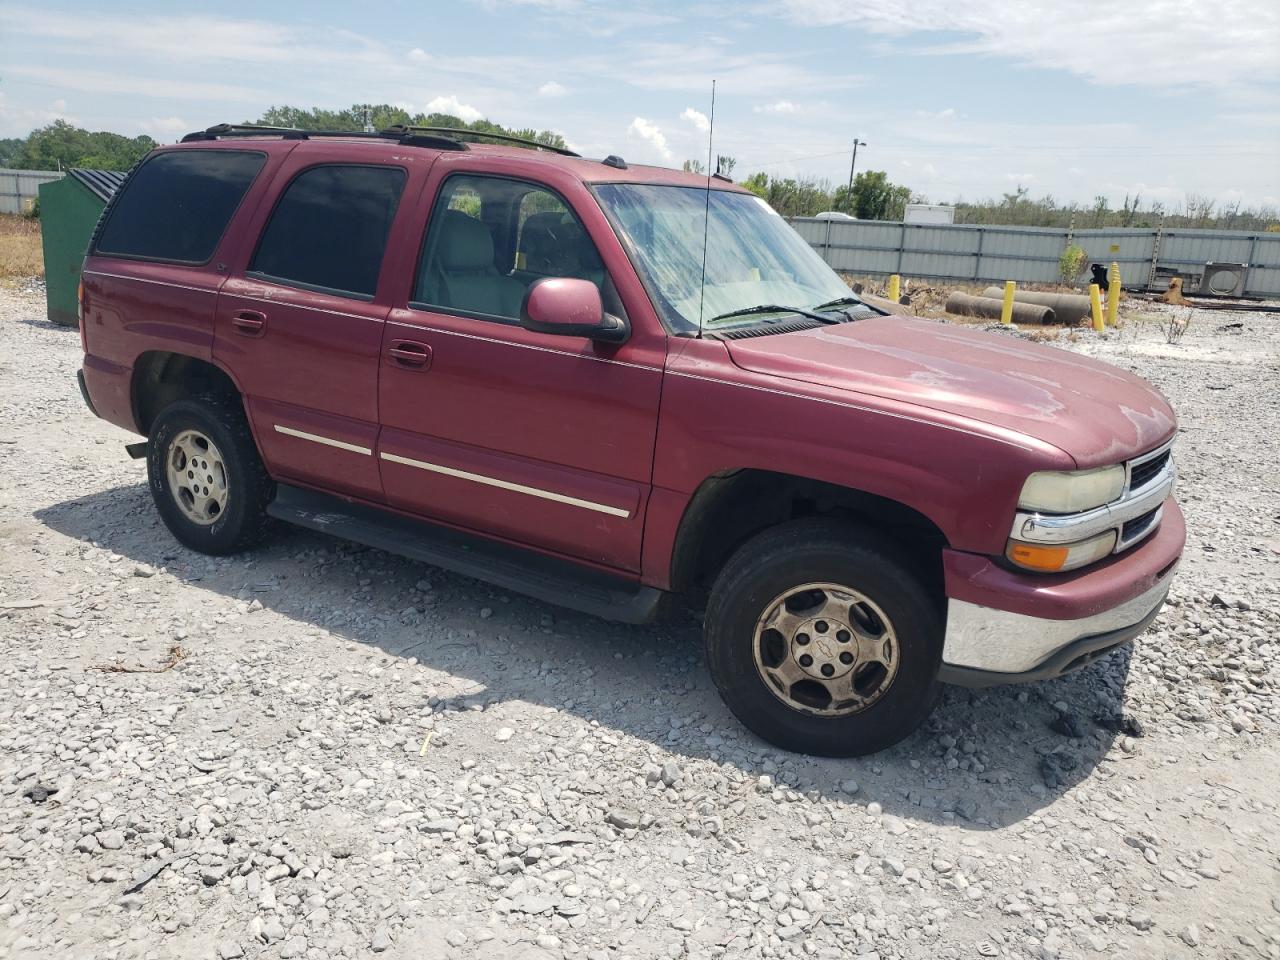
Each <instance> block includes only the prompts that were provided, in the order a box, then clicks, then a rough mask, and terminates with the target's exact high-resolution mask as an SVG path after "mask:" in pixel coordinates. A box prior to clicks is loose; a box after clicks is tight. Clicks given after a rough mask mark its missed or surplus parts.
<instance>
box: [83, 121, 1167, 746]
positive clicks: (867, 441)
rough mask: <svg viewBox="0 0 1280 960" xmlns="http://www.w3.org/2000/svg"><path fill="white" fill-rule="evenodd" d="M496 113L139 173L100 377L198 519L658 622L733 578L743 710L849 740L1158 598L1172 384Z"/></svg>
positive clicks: (1036, 668) (90, 394)
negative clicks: (858, 268)
mask: <svg viewBox="0 0 1280 960" xmlns="http://www.w3.org/2000/svg"><path fill="white" fill-rule="evenodd" d="M477 139H494V138H477V137H475V136H473V135H461V134H459V133H457V132H450V131H439V130H430V129H421V128H418V129H403V128H397V129H392V130H388V131H384V132H382V133H380V134H370V135H364V136H362V135H360V134H347V133H344V134H320V133H305V132H301V131H293V130H274V129H262V128H245V127H226V126H222V127H214V128H211V129H209V130H207V131H204V132H202V133H198V134H192V135H190V136H188V137H187V138H186V139H185V140H184V142H183V143H182V144H179V145H176V146H173V147H167V148H163V149H160V150H156V151H154V152H153V153H151V154H150V155H149V156H148V157H147V158H146V159H145V160H143V161H142V163H141V164H140V165H139V166H138V167H137V168H136V169H135V170H134V171H133V172H132V174H131V175H130V176H129V178H128V181H127V183H126V184H125V186H124V188H123V189H122V190H121V191H120V192H119V193H118V194H117V196H116V197H115V199H114V200H113V202H112V203H111V205H110V206H109V207H108V209H107V211H106V212H105V214H104V215H103V218H102V221H101V223H100V224H99V226H98V229H97V231H96V233H95V235H94V237H93V241H92V243H91V245H90V248H89V252H88V257H87V259H86V261H85V264H84V284H83V294H82V303H81V311H82V322H81V331H82V336H83V340H84V351H85V359H84V368H83V371H82V373H81V385H82V387H83V390H84V395H85V399H86V401H87V402H88V404H89V406H90V408H91V409H92V410H93V411H94V412H95V413H96V414H97V415H98V416H100V417H102V418H104V419H106V420H109V421H110V422H112V423H115V424H118V425H120V426H122V427H125V428H127V429H129V430H133V431H136V432H138V433H140V434H142V435H143V436H145V437H146V438H147V440H146V442H145V443H138V444H133V445H131V446H130V452H131V453H133V454H134V455H135V456H144V455H145V456H146V458H147V465H148V474H149V477H150V486H151V491H152V494H153V496H154V498H155V503H156V507H157V509H158V510H159V511H160V515H161V516H162V517H163V518H164V521H165V523H166V524H167V525H168V527H169V529H170V530H171V531H172V532H173V534H174V536H175V537H177V538H178V540H180V541H181V542H182V543H184V544H186V545H187V546H188V547H191V548H193V549H195V550H199V551H202V552H205V553H230V552H233V551H236V550H241V549H244V548H246V547H248V546H251V545H252V544H254V543H255V542H257V541H258V540H259V539H260V538H261V537H262V536H263V535H264V533H266V532H267V530H268V528H269V519H270V518H273V517H274V518H279V519H282V520H286V521H289V522H291V523H296V524H300V525H302V526H305V527H310V528H312V529H315V530H320V531H324V532H326V533H331V534H334V535H337V536H340V537H346V538H350V539H352V540H357V541H361V542H363V543H366V544H370V545H373V546H376V547H381V548H383V549H386V550H391V551H395V552H398V553H401V554H405V555H407V556H410V557H415V558H419V559H421V560H424V561H427V562H429V563H432V564H435V565H438V566H441V567H445V568H448V569H450V570H454V571H460V572H462V573H465V574H467V575H470V576H473V577H476V578H480V579H484V580H487V581H490V582H492V583H495V584H498V585H501V586H503V587H507V588H510V589H512V590H516V591H521V592H523V593H526V594H529V595H531V596H534V597H538V598H541V599H543V600H547V601H550V602H553V603H558V604H562V605H564V606H567V607H572V608H575V609H578V610H583V611H587V612H590V613H593V614H598V615H600V616H603V617H610V618H614V619H618V620H623V621H627V622H632V623H638V622H643V621H646V620H648V619H650V618H651V617H652V616H654V615H655V614H656V613H657V612H658V611H659V609H660V608H661V607H662V606H663V605H664V603H663V602H664V600H666V599H667V598H668V597H670V596H671V595H672V594H674V593H677V592H684V591H694V592H697V591H700V590H701V589H704V588H705V589H706V590H708V591H709V594H708V599H707V604H706V614H705V635H706V651H707V659H708V663H709V667H710V671H711V675H712V676H713V677H714V679H715V682H716V684H717V686H718V687H719V689H720V692H721V693H722V695H723V696H724V698H725V700H726V701H727V703H728V705H729V707H730V708H731V709H732V710H733V712H734V714H735V715H736V716H737V717H738V718H739V719H740V720H741V721H742V722H743V723H744V724H746V725H747V726H748V727H750V728H751V729H752V730H753V731H755V732H756V733H758V734H759V735H760V736H762V737H764V738H765V739H767V740H770V741H772V742H773V743H775V744H778V745H780V746H782V747H785V748H788V749H792V750H798V751H803V752H808V753H817V754H828V755H848V754H860V753H866V752H870V751H874V750H878V749H880V748H882V747H885V746H887V745H889V744H891V743H894V742H895V741H897V740H899V739H901V738H902V737H904V736H906V735H907V734H909V733H910V732H911V731H912V730H914V729H915V728H916V727H917V726H918V725H919V724H920V723H921V721H922V720H923V719H924V718H925V717H926V716H927V714H928V713H929V710H930V709H931V707H932V704H933V702H934V698H935V694H936V693H937V691H938V688H939V683H940V682H943V681H948V682H952V683H960V684H967V685H971V686H977V685H985V684H991V683H1002V682H1010V681H1021V680H1034V679H1041V678H1045V677H1053V676H1058V675H1061V674H1064V673H1066V672H1069V671H1071V670H1074V669H1077V668H1079V667H1081V666H1083V665H1084V664H1087V663H1089V662H1091V661H1092V660H1094V659H1096V658H1097V657H1099V656H1102V655H1104V654H1105V653H1107V652H1108V651H1110V650H1112V649H1113V648H1115V647H1116V646H1118V645H1120V644H1123V643H1125V642H1127V641H1129V640H1130V639H1132V638H1133V637H1135V636H1136V635H1138V634H1139V633H1141V632H1142V631H1143V630H1144V629H1146V627H1147V626H1148V625H1149V624H1150V623H1151V621H1152V620H1153V619H1154V618H1155V616H1156V614H1157V611H1158V610H1159V609H1160V606H1161V604H1162V602H1163V600H1164V597H1165V594H1166V593H1167V591H1168V589H1169V582H1170V576H1171V574H1172V571H1173V569H1174V566H1175V565H1176V564H1177V561H1178V557H1179V555H1180V553H1181V551H1182V546H1183V541H1184V537H1185V531H1184V526H1183V520H1182V515H1181V513H1180V512H1179V510H1178V506H1177V504H1176V503H1175V501H1174V500H1173V499H1172V496H1171V493H1172V489H1173V483H1174V467H1173V460H1172V457H1171V452H1170V447H1171V444H1172V442H1173V437H1174V434H1175V432H1176V429H1177V425H1176V422H1175V419H1174V414H1173V411H1172V410H1171V409H1170V407H1169V404H1168V403H1167V402H1166V401H1165V399H1164V398H1163V397H1162V396H1161V395H1160V393H1159V392H1158V391H1156V390H1155V389H1154V388H1152V387H1151V386H1150V385H1149V384H1147V383H1146V382H1144V381H1143V380H1141V379H1139V378H1137V377H1134V376H1131V375H1130V374H1128V373H1125V372H1124V371H1122V370H1119V369H1117V368H1115V367H1112V366H1108V365H1106V364H1103V363H1099V362H1096V361H1093V360H1089V359H1086V358H1084V357H1081V356H1077V355H1074V354H1070V353H1066V352H1063V351H1060V350H1055V349H1051V348H1047V347H1041V346H1036V345H1033V344H1029V343H1024V342H1021V341H1018V340H1015V339H1013V338H1010V337H1006V336H1000V335H988V334H983V333H978V332H974V331H971V330H967V329H961V328H957V327H954V326H948V325H945V324H939V323H932V322H925V321H919V320H914V319H909V318H905V317H900V316H887V315H885V314H884V313H883V311H882V310H880V309H877V308H876V307H874V306H871V305H869V304H868V303H865V302H863V301H862V300H859V299H857V298H855V297H854V296H853V295H852V294H851V292H850V290H849V288H848V287H847V286H846V285H845V284H844V283H843V282H842V281H841V280H840V278H839V277H838V276H836V274H834V273H833V272H832V271H831V269H830V268H829V267H827V265H826V264H825V263H823V261H822V260H821V259H820V258H819V257H818V256H817V254H816V253H815V252H814V251H813V250H812V249H811V248H810V247H809V246H808V245H807V244H805V242H804V241H803V240H801V239H800V237H799V236H798V235H797V234H796V233H795V232H794V231H792V230H791V228H790V227H789V226H788V225H787V224H786V223H785V222H784V221H783V220H782V219H781V218H780V217H779V216H778V215H777V214H776V213H774V211H773V210H772V209H770V208H769V206H768V205H767V204H765V203H764V202H763V201H761V200H759V199H758V198H757V197H755V196H754V195H752V194H751V193H748V192H747V191H745V190H743V189H741V188H739V187H736V186H734V185H733V184H732V183H730V182H728V181H727V180H723V179H720V178H713V179H708V178H704V177H699V176H696V175H693V174H687V173H681V172H678V171H674V170H666V169H659V168H655V167H648V166H637V165H634V164H628V163H626V162H625V161H624V160H622V159H620V158H618V157H613V156H611V157H608V158H606V159H605V160H589V159H583V158H580V157H578V156H576V155H574V154H571V153H569V152H568V151H562V150H560V151H557V150H551V149H530V147H532V146H535V145H533V144H523V145H510V144H505V143H479V142H474V141H476V140H477ZM467 141H471V142H467Z"/></svg>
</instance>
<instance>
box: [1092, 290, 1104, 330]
mask: <svg viewBox="0 0 1280 960" xmlns="http://www.w3.org/2000/svg"><path fill="white" fill-rule="evenodd" d="M1089 310H1090V312H1091V313H1092V314H1093V329H1095V330H1097V331H1098V332H1099V333H1101V332H1102V291H1101V290H1099V289H1098V285H1097V284H1096V283H1091V284H1089Z"/></svg>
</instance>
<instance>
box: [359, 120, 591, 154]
mask: <svg viewBox="0 0 1280 960" xmlns="http://www.w3.org/2000/svg"><path fill="white" fill-rule="evenodd" d="M382 132H383V133H385V134H405V133H435V134H440V135H441V136H444V137H448V138H453V137H477V138H480V139H484V140H497V141H499V142H500V143H518V144H520V145H521V146H525V147H535V148H537V149H538V150H550V151H551V152H552V153H558V154H560V155H561V156H563V157H580V156H582V154H580V153H576V152H574V151H573V150H570V149H568V148H567V147H553V146H552V145H551V144H549V143H542V142H540V141H538V140H530V139H528V138H527V137H513V136H511V135H510V134H506V133H489V132H487V131H484V130H469V129H466V128H463V127H415V126H407V125H405V124H396V125H395V126H393V127H387V129H386V130H383V131H382Z"/></svg>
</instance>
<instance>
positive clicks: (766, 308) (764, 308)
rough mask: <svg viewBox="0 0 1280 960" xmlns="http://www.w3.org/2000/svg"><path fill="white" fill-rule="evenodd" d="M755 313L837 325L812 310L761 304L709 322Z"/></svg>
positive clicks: (723, 314) (714, 318)
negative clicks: (797, 316) (800, 317)
mask: <svg viewBox="0 0 1280 960" xmlns="http://www.w3.org/2000/svg"><path fill="white" fill-rule="evenodd" d="M756 313H798V314H800V316H802V317H808V318H809V319H810V320H817V321H818V322H819V323H839V322H840V321H839V320H835V319H833V318H831V317H827V316H823V315H822V314H820V313H814V312H813V311H812V310H803V309H801V308H800V307H783V306H780V305H778V304H776V303H762V304H759V305H758V306H754V307H743V308H742V309H741V310H730V311H729V312H728V313H722V314H719V315H718V316H714V317H712V318H711V320H710V321H709V322H711V323H715V322H716V321H717V320H727V319H729V318H730V317H749V316H751V315H752V314H756Z"/></svg>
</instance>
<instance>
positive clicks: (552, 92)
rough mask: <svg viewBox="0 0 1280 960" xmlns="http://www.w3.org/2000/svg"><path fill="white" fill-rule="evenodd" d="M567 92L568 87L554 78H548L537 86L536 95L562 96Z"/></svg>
mask: <svg viewBox="0 0 1280 960" xmlns="http://www.w3.org/2000/svg"><path fill="white" fill-rule="evenodd" d="M568 92H569V88H568V87H566V86H564V85H562V84H559V83H556V82H555V81H554V80H548V81H547V82H546V83H544V84H543V85H542V86H540V87H539V88H538V96H540V97H563V96H564V95H565V94H566V93H568Z"/></svg>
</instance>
